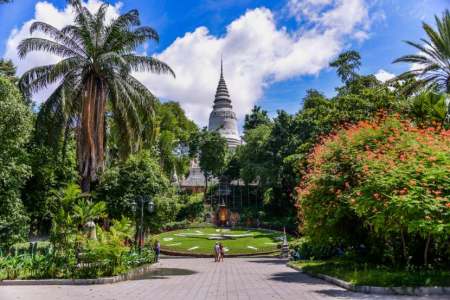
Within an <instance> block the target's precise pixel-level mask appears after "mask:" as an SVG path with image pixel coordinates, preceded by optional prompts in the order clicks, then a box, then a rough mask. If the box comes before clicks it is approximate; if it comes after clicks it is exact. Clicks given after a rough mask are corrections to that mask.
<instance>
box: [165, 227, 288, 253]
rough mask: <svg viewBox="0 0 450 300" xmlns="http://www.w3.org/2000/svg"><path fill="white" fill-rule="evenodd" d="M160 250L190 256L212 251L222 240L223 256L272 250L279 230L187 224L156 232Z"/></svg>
mask: <svg viewBox="0 0 450 300" xmlns="http://www.w3.org/2000/svg"><path fill="white" fill-rule="evenodd" d="M158 239H159V241H160V243H161V252H162V253H166V254H174V255H175V254H180V255H192V256H205V255H210V256H212V255H213V250H214V245H215V243H216V242H220V243H222V245H223V246H224V248H225V255H226V256H230V255H231V256H239V255H257V254H267V253H272V252H276V251H277V250H279V247H280V245H281V243H282V241H283V233H282V232H276V231H269V230H264V229H226V228H214V227H209V228H189V229H182V230H175V231H168V232H164V233H161V234H160V235H158Z"/></svg>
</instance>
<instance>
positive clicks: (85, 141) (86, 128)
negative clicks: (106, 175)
mask: <svg viewBox="0 0 450 300" xmlns="http://www.w3.org/2000/svg"><path fill="white" fill-rule="evenodd" d="M105 110H106V93H105V89H104V84H103V82H102V81H101V80H98V79H97V78H95V77H94V76H91V77H89V78H88V80H87V81H86V84H85V91H84V93H83V99H82V112H81V124H80V132H79V135H78V143H77V144H78V151H77V152H78V165H79V173H80V177H81V190H82V192H84V193H85V192H89V191H90V184H91V182H92V181H95V180H96V179H97V173H98V172H99V171H102V170H103V164H104V142H105V139H104V135H105V127H104V122H105Z"/></svg>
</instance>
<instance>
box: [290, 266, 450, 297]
mask: <svg viewBox="0 0 450 300" xmlns="http://www.w3.org/2000/svg"><path fill="white" fill-rule="evenodd" d="M287 266H288V267H290V268H292V269H294V270H297V271H299V272H302V273H304V274H307V275H309V276H311V277H315V278H319V279H322V280H325V281H326V282H329V283H332V284H334V285H337V286H339V287H341V288H344V289H346V290H349V291H352V292H356V293H364V294H376V295H406V296H430V295H450V287H439V286H433V287H425V286H418V287H381V286H369V285H354V284H351V283H349V282H347V281H343V280H341V279H338V278H336V277H332V276H328V275H324V274H314V273H311V272H307V271H305V270H303V269H302V268H300V267H296V266H293V265H291V264H289V263H288V264H287Z"/></svg>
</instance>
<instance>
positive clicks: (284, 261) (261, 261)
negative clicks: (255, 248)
mask: <svg viewBox="0 0 450 300" xmlns="http://www.w3.org/2000/svg"><path fill="white" fill-rule="evenodd" d="M248 262H250V263H258V264H272V265H285V264H287V262H288V260H287V259H277V258H272V259H258V260H249V261H248Z"/></svg>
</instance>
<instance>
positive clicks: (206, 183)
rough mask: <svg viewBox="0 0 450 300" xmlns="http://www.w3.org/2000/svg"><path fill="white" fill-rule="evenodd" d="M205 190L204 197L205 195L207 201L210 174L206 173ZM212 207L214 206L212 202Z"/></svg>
mask: <svg viewBox="0 0 450 300" xmlns="http://www.w3.org/2000/svg"><path fill="white" fill-rule="evenodd" d="M204 175H205V192H204V197H205V200H204V201H205V203H206V199H207V193H208V175H207V174H206V173H205V174H204ZM211 207H212V203H211Z"/></svg>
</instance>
